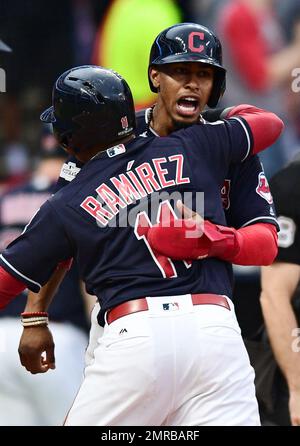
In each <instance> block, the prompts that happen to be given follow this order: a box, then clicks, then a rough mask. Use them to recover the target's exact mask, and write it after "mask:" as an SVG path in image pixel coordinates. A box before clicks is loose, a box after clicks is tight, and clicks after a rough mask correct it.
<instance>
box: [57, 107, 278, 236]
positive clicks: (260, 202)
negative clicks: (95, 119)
mask: <svg viewBox="0 0 300 446" xmlns="http://www.w3.org/2000/svg"><path fill="white" fill-rule="evenodd" d="M149 114H150V109H149V108H148V109H146V110H140V111H138V112H137V113H136V123H137V128H136V135H142V136H145V137H146V136H153V135H155V136H159V135H157V134H156V133H155V132H154V131H153V130H152V129H151V128H149V123H148V119H149ZM206 124H207V123H204V124H203V125H206ZM212 150H213V148H212ZM82 166H83V163H81V162H80V161H78V160H76V158H75V157H74V156H73V157H69V159H68V160H67V161H66V162H65V164H64V165H63V168H62V171H61V174H60V178H59V180H58V183H57V187H56V191H57V190H59V189H61V188H62V187H64V186H65V185H67V184H69V182H70V181H72V180H73V179H74V178H75V176H76V175H77V173H78V172H79V171H80V169H81V168H82ZM264 188H268V182H267V179H266V177H265V174H264V170H263V167H262V164H261V162H260V160H259V157H258V156H257V155H255V156H252V157H251V158H249V159H247V160H245V161H244V162H243V163H242V164H232V165H231V166H230V167H229V169H228V172H227V174H226V176H225V179H224V183H223V184H222V186H221V196H222V201H223V207H224V210H225V215H226V222H227V225H228V226H232V227H234V228H236V229H238V228H241V227H243V226H247V225H250V224H254V223H259V222H261V223H271V224H275V225H276V226H277V223H276V219H275V212H274V208H273V206H272V204H273V200H272V196H271V195H270V191H268V192H267V193H265V192H264V190H263V189H264ZM277 227H278V226H277Z"/></svg>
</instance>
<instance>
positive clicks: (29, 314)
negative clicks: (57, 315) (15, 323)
mask: <svg viewBox="0 0 300 446" xmlns="http://www.w3.org/2000/svg"><path fill="white" fill-rule="evenodd" d="M21 316H22V318H23V319H24V318H25V319H26V318H29V317H38V316H39V317H48V316H49V314H48V313H47V311H32V312H26V311H25V312H24V313H21Z"/></svg>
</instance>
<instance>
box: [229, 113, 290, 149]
mask: <svg viewBox="0 0 300 446" xmlns="http://www.w3.org/2000/svg"><path fill="white" fill-rule="evenodd" d="M234 116H240V117H241V118H243V119H244V120H245V121H246V122H247V124H248V125H249V127H250V129H251V133H252V138H253V149H252V153H259V152H261V151H262V150H264V149H266V148H267V147H269V146H271V145H272V144H274V142H275V141H276V140H277V139H278V138H279V136H280V134H281V132H282V131H283V128H284V124H283V121H282V120H281V119H280V118H279V117H278V116H277V115H275V113H272V112H270V111H267V110H263V109H261V108H257V107H254V106H253V105H248V104H241V105H237V106H236V107H233V108H231V109H230V111H229V113H227V115H226V119H228V118H231V117H234Z"/></svg>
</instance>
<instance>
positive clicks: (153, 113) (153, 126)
mask: <svg viewBox="0 0 300 446" xmlns="http://www.w3.org/2000/svg"><path fill="white" fill-rule="evenodd" d="M158 75H159V83H160V85H159V88H157V86H154V83H157V76H158ZM212 76H213V82H212V85H211V79H210V78H211V77H212ZM225 77H226V70H225V69H224V67H223V66H222V49H221V44H220V42H219V40H218V38H217V37H216V36H215V35H214V33H213V32H212V31H210V30H209V29H207V28H205V27H204V26H201V25H199V24H195V23H181V24H178V25H174V26H172V27H170V28H168V29H166V30H164V31H162V32H161V33H160V34H159V36H157V38H156V39H155V41H154V43H153V45H152V49H151V53H150V60H149V85H150V88H151V89H152V90H153V91H155V92H157V94H158V101H157V104H155V105H154V106H153V107H152V108H151V109H150V108H149V109H147V110H142V111H139V112H138V113H137V114H136V122H137V127H136V132H135V133H136V135H140V134H143V135H144V136H150V137H151V136H153V135H156V136H166V135H168V134H169V133H170V132H171V131H174V130H176V129H178V128H180V127H185V126H189V125H191V124H194V123H196V122H198V123H201V124H202V125H206V124H207V121H217V120H218V119H219V118H220V116H221V115H222V116H223V117H226V115H227V114H228V113H230V112H231V113H234V112H236V111H237V109H236V108H235V109H234V110H235V111H234V110H232V109H227V110H221V109H213V108H214V107H216V105H217V103H218V100H219V98H220V97H221V96H222V94H223V92H224V90H225ZM207 79H208V80H209V82H207ZM206 103H208V105H209V107H210V109H208V110H207V111H205V112H204V113H202V110H203V108H204V106H205V105H206ZM212 107H213V108H212ZM200 113H202V115H201V114H200ZM199 116H200V118H199ZM265 133H266V135H267V134H268V133H267V132H265ZM187 155H188V152H187ZM82 166H83V163H81V162H80V161H79V160H78V158H76V157H74V156H73V157H72V156H71V157H70V159H69V160H68V161H67V162H66V163H65V165H64V166H63V169H62V171H61V177H60V180H59V183H58V190H59V189H60V188H62V187H63V186H65V185H67V184H69V183H70V181H72V180H73V179H74V178H75V177H76V175H77V174H78V173H79V172H80V169H81V167H82ZM263 181H264V183H263ZM262 184H263V186H264V187H263V188H262V186H261V185H262ZM266 187H267V182H266V178H265V175H264V172H263V169H262V166H261V163H260V162H259V159H258V157H257V156H253V157H251V158H249V159H247V160H245V162H243V163H242V164H233V165H231V166H230V167H229V169H228V172H227V174H226V177H225V179H224V182H223V184H222V185H221V197H222V203H223V209H224V212H225V216H226V221H227V224H228V226H232V227H234V228H236V229H239V228H244V229H242V231H244V232H247V249H245V250H244V252H246V253H247V255H246V256H244V257H240V258H236V259H235V262H236V263H239V264H242V265H243V264H246V265H254V264H257V265H261V264H264V263H266V262H267V263H268V262H269V259H271V258H272V257H274V255H275V254H274V249H276V248H273V249H272V246H273V245H272V244H271V245H270V237H271V238H272V237H274V234H273V232H274V229H275V226H274V225H276V221H275V218H274V211H273V208H272V204H271V203H270V200H269V195H268V194H266V193H265V189H266ZM272 234H273V235H272ZM275 235H276V234H275ZM258 247H259V248H258ZM262 256H267V257H269V258H268V259H265V258H262ZM55 274H56V275H58V276H62V275H63V274H62V272H61V270H60V271H57V272H56V273H54V276H55ZM54 279H55V277H52V279H51V282H53V281H54ZM46 287H47V286H46ZM46 287H44V288H43V290H42V292H41V293H42V294H40V296H39V302H40V303H42V302H43V301H44V302H45V301H46V302H47V301H48V296H49V293H48V292H47V289H46ZM31 300H33V301H34V300H35V295H33V296H32V299H29V302H28V306H27V308H28V311H30V310H35V311H36V304H35V306H34V307H33V304H32V303H31ZM45 310H47V307H46V306H44V307H43V306H41V307H40V311H45ZM98 312H99V305H98V304H96V307H95V309H94V311H93V315H92V329H91V342H90V344H89V347H88V349H87V355H86V360H87V364H89V363H90V362H91V361H92V360H93V351H94V346H96V345H97V343H98V339H99V338H100V336H101V333H102V327H101V326H100V325H99V323H98V322H97V318H96V316H97V313H98ZM93 321H94V322H93ZM30 342H31V340H29V339H28V340H27V337H26V330H24V333H23V336H22V340H21V344H20V356H21V362H22V364H23V365H24V366H25V367H26V368H27V370H30V371H32V370H34V371H35V372H37V364H38V362H41V361H40V360H39V358H40V352H41V351H43V345H40V346H38V348H37V350H36V353H35V354H34V350H33V349H32V348H31V355H28V354H27V355H26V356H25V355H23V354H22V352H23V350H28V349H27V346H28V345H29V344H30ZM41 344H42V341H41ZM52 356H53V355H51V357H52ZM33 364H34V366H33ZM46 367H47V358H46V360H45V361H44V362H43V364H42V363H41V364H40V371H45V368H46Z"/></svg>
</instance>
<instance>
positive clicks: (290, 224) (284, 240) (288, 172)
mask: <svg viewBox="0 0 300 446" xmlns="http://www.w3.org/2000/svg"><path fill="white" fill-rule="evenodd" d="M270 187H271V191H272V194H273V196H274V203H275V208H276V212H277V215H278V223H279V225H280V232H279V234H278V255H277V258H276V260H278V261H281V262H288V263H295V264H297V265H300V161H299V160H298V161H295V162H293V163H291V164H289V165H288V166H287V167H286V168H284V169H282V170H281V171H279V172H278V173H277V174H276V175H275V176H274V177H273V178H272V179H271V181H270Z"/></svg>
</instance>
